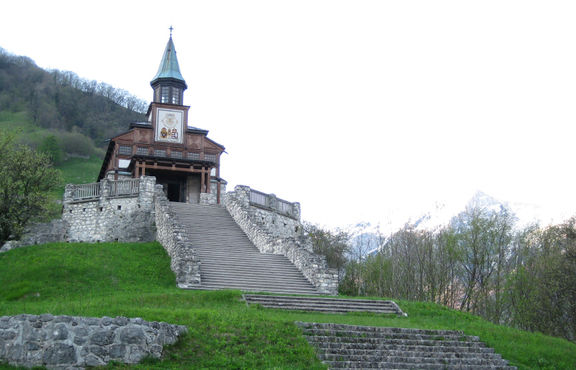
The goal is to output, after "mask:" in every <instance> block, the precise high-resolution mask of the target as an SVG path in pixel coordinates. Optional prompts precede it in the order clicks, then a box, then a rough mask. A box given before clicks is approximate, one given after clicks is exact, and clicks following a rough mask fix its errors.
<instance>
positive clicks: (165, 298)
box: [0, 243, 576, 369]
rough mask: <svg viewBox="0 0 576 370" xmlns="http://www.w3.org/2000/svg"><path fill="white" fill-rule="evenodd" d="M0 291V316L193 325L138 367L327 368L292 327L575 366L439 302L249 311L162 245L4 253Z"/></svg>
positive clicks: (574, 359) (569, 351) (574, 352)
mask: <svg viewBox="0 0 576 370" xmlns="http://www.w3.org/2000/svg"><path fill="white" fill-rule="evenodd" d="M0 284H1V285H2V290H1V291H0V315H14V314H19V313H30V314H40V313H47V312H50V313H53V314H69V315H83V316H117V315H121V316H129V317H142V318H144V319H147V320H158V321H167V322H171V323H178V324H183V325H186V326H187V327H188V329H189V335H187V336H186V337H185V338H184V339H183V340H182V341H181V342H180V343H179V344H177V345H175V346H173V347H171V348H169V349H168V350H167V352H166V353H165V358H164V359H163V360H162V361H149V362H147V363H145V364H141V365H139V366H135V368H147V369H148V368H158V369H160V368H162V369H165V368H306V369H308V368H324V366H323V365H322V364H321V363H320V362H319V361H318V360H316V358H315V356H314V351H313V350H312V349H311V348H310V347H309V346H308V344H307V342H306V340H305V339H304V338H303V337H302V335H301V332H300V330H299V329H298V328H297V327H296V326H295V325H294V324H293V323H294V321H305V322H306V321H315V322H335V323H346V324H357V325H373V326H392V327H407V328H423V329H425V328H429V329H456V330H463V331H464V332H465V333H466V334H473V335H479V336H480V338H481V339H482V340H483V341H485V342H486V343H487V344H488V345H490V346H492V347H494V348H495V350H496V351H497V352H499V353H501V354H502V355H503V357H504V358H506V359H508V360H510V361H511V364H512V365H515V366H518V367H519V368H520V369H527V368H531V369H534V368H542V369H569V368H574V364H576V345H575V344H574V343H570V342H568V341H565V340H562V339H558V338H552V337H547V336H544V335H541V334H533V333H527V332H523V331H520V330H516V329H510V328H506V327H502V326H497V325H494V324H491V323H488V322H486V321H484V320H482V319H480V318H478V317H476V316H472V315H469V314H465V313H461V312H457V311H452V310H449V309H447V308H444V307H441V306H438V305H435V304H429V303H417V302H409V301H399V304H400V305H401V307H402V308H403V310H404V311H405V312H407V313H408V315H409V316H408V317H397V316H383V315H375V314H366V313H356V314H346V315H330V314H317V313H303V312H286V311H274V310H269V309H262V308H259V307H257V306H256V307H255V306H250V307H247V306H246V305H245V304H244V302H242V301H241V300H240V298H241V293H240V292H238V291H216V292H210V291H185V290H179V289H177V288H176V287H175V282H174V276H173V274H172V272H171V271H170V268H169V259H168V256H167V255H166V253H165V252H164V250H163V249H162V247H161V246H160V245H159V244H157V243H146V244H118V243H109V244H105V243H103V244H67V243H58V244H49V245H42V246H33V247H28V248H21V249H16V250H12V251H10V252H8V253H4V254H0ZM110 367H116V368H118V367H120V368H124V367H125V366H110ZM0 368H10V367H8V366H4V367H2V366H1V365H0Z"/></svg>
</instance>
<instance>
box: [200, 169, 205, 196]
mask: <svg viewBox="0 0 576 370" xmlns="http://www.w3.org/2000/svg"><path fill="white" fill-rule="evenodd" d="M205 177H206V176H205V175H204V167H202V171H201V172H200V192H201V193H205V192H206V191H205V188H204V186H205V182H206V179H205Z"/></svg>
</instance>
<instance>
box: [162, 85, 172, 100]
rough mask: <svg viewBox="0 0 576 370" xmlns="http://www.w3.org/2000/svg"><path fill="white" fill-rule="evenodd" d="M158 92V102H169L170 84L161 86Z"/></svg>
mask: <svg viewBox="0 0 576 370" xmlns="http://www.w3.org/2000/svg"><path fill="white" fill-rule="evenodd" d="M161 89H162V90H161V92H160V102H161V103H170V86H162V88H161Z"/></svg>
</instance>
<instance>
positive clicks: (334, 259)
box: [304, 223, 349, 277]
mask: <svg viewBox="0 0 576 370" xmlns="http://www.w3.org/2000/svg"><path fill="white" fill-rule="evenodd" d="M304 232H305V233H306V234H307V235H308V237H310V239H311V240H312V246H313V248H314V253H317V254H320V255H322V256H325V257H326V262H327V263H328V266H329V267H331V268H335V269H337V270H338V276H339V277H341V274H342V272H343V268H344V265H345V264H346V253H347V252H348V250H349V245H348V240H349V236H348V234H347V233H345V232H343V231H340V230H337V231H335V232H332V231H329V230H325V229H322V228H320V227H319V226H317V225H313V224H310V223H305V224H304Z"/></svg>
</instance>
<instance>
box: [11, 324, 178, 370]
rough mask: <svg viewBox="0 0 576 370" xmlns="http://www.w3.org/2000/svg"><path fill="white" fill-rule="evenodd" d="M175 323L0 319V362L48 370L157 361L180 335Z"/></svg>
mask: <svg viewBox="0 0 576 370" xmlns="http://www.w3.org/2000/svg"><path fill="white" fill-rule="evenodd" d="M186 331H187V329H186V327H185V326H181V325H171V324H167V323H165V322H156V321H153V322H149V321H144V320H142V319H140V318H132V319H129V318H126V317H115V318H111V317H102V318H94V317H78V316H53V315H51V314H44V315H26V314H23V315H17V316H3V317H0V361H1V362H8V363H9V364H11V365H15V366H25V367H33V366H45V367H47V368H48V369H70V368H84V367H86V366H102V365H106V364H107V363H108V362H110V361H117V362H122V363H127V364H135V363H138V362H140V361H141V360H142V359H143V358H145V357H148V356H150V357H153V358H160V357H161V355H162V350H163V347H164V346H165V345H169V344H174V343H176V341H177V340H178V337H179V336H181V335H183V334H184V333H186Z"/></svg>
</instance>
